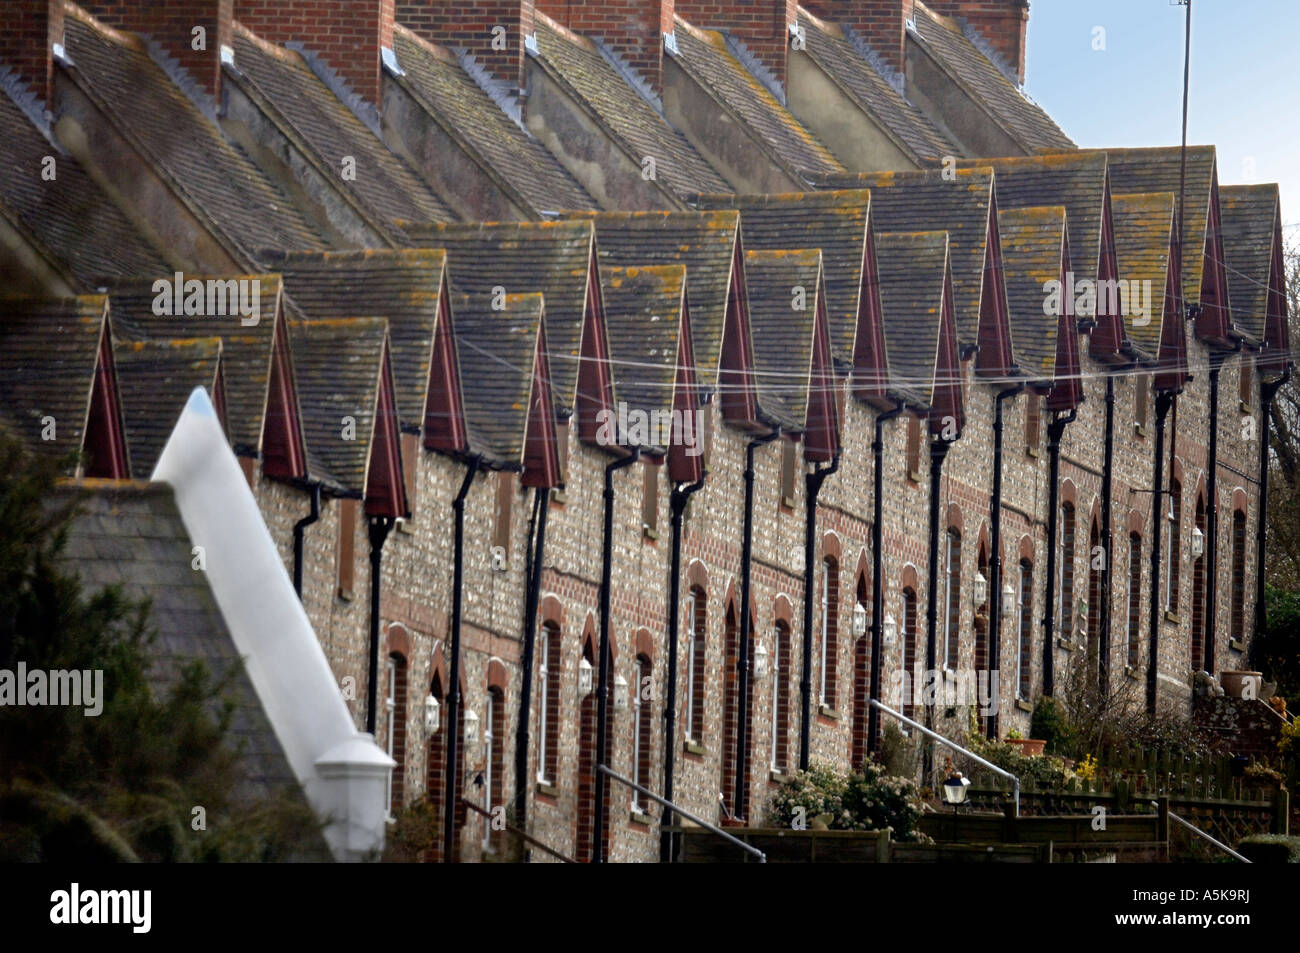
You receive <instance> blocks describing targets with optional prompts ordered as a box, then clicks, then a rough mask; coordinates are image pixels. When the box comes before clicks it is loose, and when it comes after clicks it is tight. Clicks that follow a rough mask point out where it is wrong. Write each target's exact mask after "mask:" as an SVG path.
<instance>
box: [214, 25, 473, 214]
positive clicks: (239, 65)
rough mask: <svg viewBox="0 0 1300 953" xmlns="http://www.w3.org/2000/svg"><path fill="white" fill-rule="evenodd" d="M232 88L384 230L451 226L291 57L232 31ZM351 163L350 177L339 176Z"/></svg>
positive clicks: (435, 201) (424, 191)
mask: <svg viewBox="0 0 1300 953" xmlns="http://www.w3.org/2000/svg"><path fill="white" fill-rule="evenodd" d="M234 47H235V77H236V79H235V82H237V83H239V84H240V85H241V86H242V87H243V88H245V89H246V90H248V91H250V92H251V93H252V95H253V96H254V97H255V101H256V103H257V105H258V107H259V108H260V109H261V110H262V111H263V113H264V114H265V115H267V116H268V117H269V118H270V119H271V121H272V122H274V123H275V124H276V125H277V126H278V127H279V128H280V130H281V131H282V132H283V133H284V134H285V135H286V136H288V137H289V138H290V139H291V140H292V141H293V142H294V143H295V144H296V145H297V146H298V147H299V148H301V149H303V151H304V152H305V153H306V154H308V155H310V156H312V157H313V158H315V159H316V160H317V161H318V162H319V163H320V164H321V166H322V169H321V171H322V173H323V175H325V176H326V177H327V178H326V181H329V182H333V183H335V184H336V187H337V188H339V189H340V190H346V191H349V192H351V193H353V194H354V195H355V196H356V198H357V199H358V200H359V201H360V202H362V203H363V204H364V207H365V208H366V209H367V210H368V211H370V212H371V213H372V214H373V215H375V216H377V217H378V218H379V219H380V221H381V222H383V223H384V224H391V223H392V222H395V221H397V220H398V219H409V218H417V219H435V220H438V221H452V220H453V219H455V217H456V216H455V215H454V214H453V213H452V212H451V210H450V209H449V208H448V207H447V205H446V204H445V203H444V202H443V201H442V199H440V198H439V197H438V196H437V195H435V194H434V192H433V191H432V190H431V189H430V188H429V187H428V186H427V185H425V183H424V182H423V181H422V180H421V179H420V178H419V177H418V176H417V175H416V174H415V173H414V172H413V171H412V170H411V169H410V168H409V167H408V166H407V165H406V163H405V162H403V161H402V159H401V158H400V157H399V156H398V155H397V154H396V153H394V152H391V151H390V150H389V149H388V148H387V147H386V146H385V145H384V143H383V142H381V141H380V139H379V137H378V136H376V135H375V134H374V133H373V132H371V131H370V130H369V129H368V128H366V126H365V124H364V123H363V122H362V121H361V120H360V119H358V118H357V116H356V114H355V113H353V112H352V110H351V109H349V108H348V107H347V106H346V105H345V104H344V103H343V102H342V101H340V100H339V98H338V97H337V96H336V95H335V94H334V92H333V91H332V90H330V88H329V87H328V86H326V85H325V84H324V83H323V82H321V80H320V79H319V77H317V76H316V74H315V73H313V72H312V71H311V69H310V68H309V67H308V66H307V64H306V63H305V62H304V61H303V58H302V56H301V55H299V54H298V53H295V52H293V51H291V50H286V49H283V48H282V47H278V46H275V45H273V44H271V43H267V42H265V41H264V40H260V39H258V38H257V37H256V36H254V35H253V34H252V33H251V32H249V31H248V30H246V29H245V28H244V27H243V26H240V25H239V24H236V25H235V30H234ZM346 158H351V159H352V160H353V161H354V162H355V175H354V177H353V178H344V177H343V176H342V175H341V174H340V170H341V169H342V168H343V162H344V161H345V159H346Z"/></svg>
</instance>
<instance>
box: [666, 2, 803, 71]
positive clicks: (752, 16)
mask: <svg viewBox="0 0 1300 953" xmlns="http://www.w3.org/2000/svg"><path fill="white" fill-rule="evenodd" d="M676 7H677V15H678V16H680V17H681V18H682V19H683V20H685V21H686V22H687V23H689V24H691V25H692V26H697V27H700V28H702V29H713V30H726V31H727V32H728V33H730V34H732V35H733V36H734V37H736V39H738V40H740V41H741V42H742V43H744V44H745V47H746V48H747V49H748V50H749V51H750V52H751V53H753V54H754V56H755V57H757V58H758V60H759V61H760V62H761V63H762V64H763V65H764V66H766V67H767V68H768V69H769V70H771V72H772V75H773V76H775V77H776V80H777V82H779V83H780V84H781V88H782V89H784V88H785V82H786V56H787V53H788V51H789V49H790V24H792V23H795V22H796V21H797V18H798V9H799V5H798V3H797V2H796V0H676Z"/></svg>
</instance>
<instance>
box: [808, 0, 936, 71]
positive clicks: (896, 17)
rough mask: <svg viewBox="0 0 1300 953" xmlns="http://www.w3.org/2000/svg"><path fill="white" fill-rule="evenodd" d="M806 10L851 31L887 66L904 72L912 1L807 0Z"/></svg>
mask: <svg viewBox="0 0 1300 953" xmlns="http://www.w3.org/2000/svg"><path fill="white" fill-rule="evenodd" d="M801 6H802V7H803V8H804V9H806V10H807V11H808V12H809V13H811V14H813V15H814V16H816V17H819V18H820V19H822V20H825V21H827V22H829V23H835V24H838V25H840V26H842V27H845V28H847V29H849V30H852V31H853V32H854V33H856V34H857V35H858V36H860V37H861V38H862V39H863V40H865V41H866V43H867V45H868V46H870V47H871V49H872V51H873V52H875V53H877V54H878V55H879V56H880V57H881V58H882V59H884V60H885V61H886V62H887V63H888V64H889V65H890V66H892V67H893V68H894V69H895V70H897V71H898V72H900V73H901V72H903V65H904V63H905V62H906V60H907V53H906V42H907V33H906V30H905V28H904V23H905V22H906V21H907V20H910V19H912V0H808V2H806V3H803V4H801Z"/></svg>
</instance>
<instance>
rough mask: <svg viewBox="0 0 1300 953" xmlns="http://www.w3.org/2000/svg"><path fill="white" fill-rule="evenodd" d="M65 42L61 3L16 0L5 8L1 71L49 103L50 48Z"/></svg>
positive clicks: (56, 0) (0, 34)
mask: <svg viewBox="0 0 1300 953" xmlns="http://www.w3.org/2000/svg"><path fill="white" fill-rule="evenodd" d="M62 42H63V3H62V2H61V0H13V2H12V3H8V4H6V5H5V28H4V29H3V30H0V68H3V67H8V68H9V69H12V70H14V71H15V72H16V73H17V74H18V75H19V77H21V78H22V80H23V82H25V83H26V84H27V85H28V86H29V87H30V88H31V89H32V91H33V92H35V93H36V95H38V96H40V97H41V98H42V99H44V100H45V101H46V102H47V103H48V102H49V101H50V98H51V93H52V89H51V87H50V82H51V76H52V69H53V65H54V64H53V60H52V58H51V53H50V48H51V46H52V45H53V44H55V43H62Z"/></svg>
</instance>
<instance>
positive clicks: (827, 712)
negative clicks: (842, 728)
mask: <svg viewBox="0 0 1300 953" xmlns="http://www.w3.org/2000/svg"><path fill="white" fill-rule="evenodd" d="M817 714H818V715H819V716H820V717H822V718H829V719H830V720H831V721H839V720H840V710H839V709H838V708H832V707H831V706H830V705H827V704H826V703H825V702H822V703H821V704H820V705H818V706H817Z"/></svg>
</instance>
